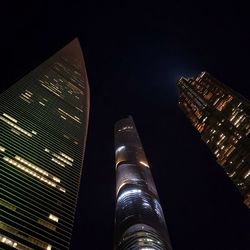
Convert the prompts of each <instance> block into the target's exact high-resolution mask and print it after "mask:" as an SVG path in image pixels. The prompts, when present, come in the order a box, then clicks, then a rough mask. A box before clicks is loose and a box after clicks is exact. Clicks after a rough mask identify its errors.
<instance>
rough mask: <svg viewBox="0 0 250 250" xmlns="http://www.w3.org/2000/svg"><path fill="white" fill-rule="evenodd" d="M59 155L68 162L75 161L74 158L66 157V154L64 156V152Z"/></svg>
mask: <svg viewBox="0 0 250 250" xmlns="http://www.w3.org/2000/svg"><path fill="white" fill-rule="evenodd" d="M59 154H60V155H61V156H63V157H64V158H66V159H67V160H69V161H71V162H73V161H74V159H73V158H71V157H69V156H68V155H66V154H64V153H62V152H60V153H59Z"/></svg>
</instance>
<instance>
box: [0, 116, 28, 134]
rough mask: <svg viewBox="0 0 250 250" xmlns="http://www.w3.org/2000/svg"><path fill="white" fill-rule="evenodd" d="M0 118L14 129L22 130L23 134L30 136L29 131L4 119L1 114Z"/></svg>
mask: <svg viewBox="0 0 250 250" xmlns="http://www.w3.org/2000/svg"><path fill="white" fill-rule="evenodd" d="M0 120H2V121H4V122H6V123H7V124H9V125H10V126H11V127H13V128H15V129H17V130H19V131H20V132H22V133H23V134H25V135H27V136H29V137H32V134H31V133H29V132H28V131H26V130H24V129H22V128H20V127H19V126H17V125H16V124H14V123H13V122H10V121H9V120H7V119H5V118H4V117H3V116H0Z"/></svg>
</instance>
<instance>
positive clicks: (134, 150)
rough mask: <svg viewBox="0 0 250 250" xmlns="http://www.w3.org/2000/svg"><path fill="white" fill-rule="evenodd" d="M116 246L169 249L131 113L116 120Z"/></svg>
mask: <svg viewBox="0 0 250 250" xmlns="http://www.w3.org/2000/svg"><path fill="white" fill-rule="evenodd" d="M115 156H116V217H115V249H117V250H128V249H131V250H135V249H136V250H137V249H145V250H146V249H148V250H153V249H158V250H160V249H161V250H163V249H166V250H171V249H172V248H171V245H170V240H169V236H168V231H167V226H166V223H165V219H164V215H163V211H162V208H161V205H160V201H159V197H158V194H157V191H156V188H155V184H154V181H153V178H152V175H151V171H150V168H149V164H148V162H147V159H146V156H145V153H144V151H143V148H142V145H141V142H140V138H139V135H138V133H137V130H136V127H135V124H134V122H133V119H132V117H129V118H125V119H122V120H119V121H118V122H117V123H116V124H115Z"/></svg>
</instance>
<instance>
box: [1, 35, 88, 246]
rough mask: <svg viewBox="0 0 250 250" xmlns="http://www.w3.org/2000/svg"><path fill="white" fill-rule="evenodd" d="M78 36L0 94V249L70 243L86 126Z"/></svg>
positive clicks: (85, 92) (85, 91) (84, 84)
mask: <svg viewBox="0 0 250 250" xmlns="http://www.w3.org/2000/svg"><path fill="white" fill-rule="evenodd" d="M88 113H89V87H88V80H87V75H86V71H85V65H84V60H83V56H82V52H81V48H80V44H79V42H78V40H77V39H75V40H73V41H72V42H71V43H69V44H68V45H67V46H66V47H65V48H63V49H62V50H60V51H59V52H57V53H56V54H55V55H53V56H52V57H51V58H49V59H48V60H47V61H45V62H44V63H43V64H41V65H40V66H38V67H37V68H36V69H35V70H33V71H32V72H31V73H29V74H28V75H26V76H25V77H24V78H22V79H21V80H20V81H18V82H17V83H15V84H14V85H13V86H11V87H10V88H9V89H7V90H6V91H5V92H4V93H2V94H1V99H0V249H13V248H15V249H19V250H30V249H46V250H51V249H58V250H59V249H60V250H64V249H69V244H70V238H71V233H72V228H73V222H74V214H75V209H76V203H77V197H78V190H79V184H80V178H81V172H82V164H83V156H84V150H85V141H86V134H87V126H88Z"/></svg>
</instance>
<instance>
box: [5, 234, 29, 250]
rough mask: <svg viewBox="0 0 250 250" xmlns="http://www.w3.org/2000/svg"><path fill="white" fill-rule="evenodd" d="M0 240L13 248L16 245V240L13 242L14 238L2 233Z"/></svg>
mask: <svg viewBox="0 0 250 250" xmlns="http://www.w3.org/2000/svg"><path fill="white" fill-rule="evenodd" d="M0 242H2V243H4V244H6V245H8V246H11V247H13V248H16V247H17V242H15V241H14V240H12V239H10V238H8V237H6V236H3V235H0ZM29 249H31V248H29Z"/></svg>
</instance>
